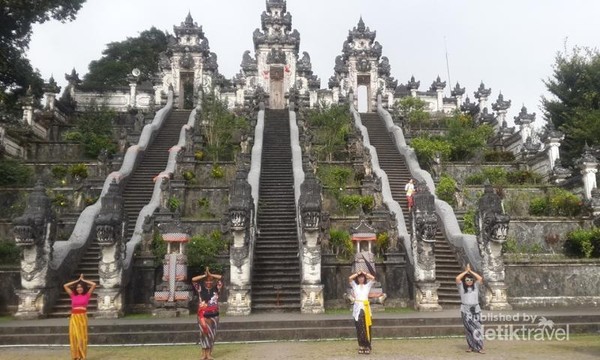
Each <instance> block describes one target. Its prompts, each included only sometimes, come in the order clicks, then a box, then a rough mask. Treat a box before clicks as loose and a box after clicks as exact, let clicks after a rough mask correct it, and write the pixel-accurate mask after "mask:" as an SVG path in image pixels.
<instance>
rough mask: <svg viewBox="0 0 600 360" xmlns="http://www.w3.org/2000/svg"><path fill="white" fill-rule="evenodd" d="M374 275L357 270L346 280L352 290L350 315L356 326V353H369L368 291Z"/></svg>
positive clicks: (370, 321)
mask: <svg viewBox="0 0 600 360" xmlns="http://www.w3.org/2000/svg"><path fill="white" fill-rule="evenodd" d="M374 279H375V277H374V276H373V275H371V274H369V273H366V272H363V271H358V272H357V273H356V274H352V275H350V277H349V278H348V281H349V282H350V286H351V287H352V291H353V292H354V307H353V309H352V317H353V318H354V325H355V326H356V339H357V340H358V353H359V354H370V353H371V324H372V319H371V307H370V306H369V292H370V291H371V286H372V285H373V282H374V281H373V280H374Z"/></svg>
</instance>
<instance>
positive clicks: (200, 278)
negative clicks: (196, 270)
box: [192, 274, 206, 282]
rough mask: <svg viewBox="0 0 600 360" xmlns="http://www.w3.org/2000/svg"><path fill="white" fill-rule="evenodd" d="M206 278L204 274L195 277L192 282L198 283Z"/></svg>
mask: <svg viewBox="0 0 600 360" xmlns="http://www.w3.org/2000/svg"><path fill="white" fill-rule="evenodd" d="M205 277H206V274H202V275H197V276H194V277H193V278H192V282H198V281H200V280H202V279H204V278H205Z"/></svg>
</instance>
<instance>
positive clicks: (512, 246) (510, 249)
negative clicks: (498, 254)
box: [502, 237, 521, 254]
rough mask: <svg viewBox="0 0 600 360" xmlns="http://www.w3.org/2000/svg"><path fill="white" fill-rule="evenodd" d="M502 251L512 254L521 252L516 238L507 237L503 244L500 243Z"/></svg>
mask: <svg viewBox="0 0 600 360" xmlns="http://www.w3.org/2000/svg"><path fill="white" fill-rule="evenodd" d="M502 252H503V253H513V254H515V253H519V252H521V251H520V247H519V244H518V243H517V239H515V238H514V237H509V238H507V239H506V241H505V242H504V244H502Z"/></svg>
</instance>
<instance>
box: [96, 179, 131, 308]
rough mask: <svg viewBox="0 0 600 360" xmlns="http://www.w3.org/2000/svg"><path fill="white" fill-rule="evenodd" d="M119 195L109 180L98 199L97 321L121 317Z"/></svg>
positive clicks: (122, 231)
mask: <svg viewBox="0 0 600 360" xmlns="http://www.w3.org/2000/svg"><path fill="white" fill-rule="evenodd" d="M120 193H121V190H120V188H119V185H118V184H117V182H116V180H113V182H112V183H111V184H110V186H109V188H108V191H107V192H106V194H105V195H104V197H102V204H101V209H100V213H99V214H98V216H96V238H97V240H98V244H99V245H100V249H101V254H102V258H101V259H100V263H99V264H98V275H99V276H100V287H99V288H98V290H97V292H96V293H97V294H98V311H97V313H96V317H97V318H118V317H121V316H123V314H124V313H123V305H124V301H123V291H122V290H123V289H122V281H123V261H124V260H125V240H124V237H125V229H126V228H127V226H126V225H127V220H126V219H127V218H126V217H125V214H124V210H123V197H122V196H121V194H120Z"/></svg>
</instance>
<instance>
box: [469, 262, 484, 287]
mask: <svg viewBox="0 0 600 360" xmlns="http://www.w3.org/2000/svg"><path fill="white" fill-rule="evenodd" d="M467 270H468V271H469V274H471V275H473V277H474V278H475V281H476V282H477V283H479V284H482V283H483V276H481V275H479V274H478V273H476V272H475V271H473V270H472V269H471V265H469V264H467Z"/></svg>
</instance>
